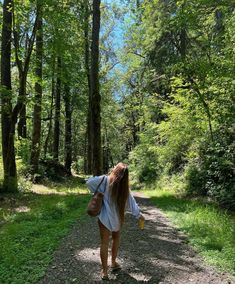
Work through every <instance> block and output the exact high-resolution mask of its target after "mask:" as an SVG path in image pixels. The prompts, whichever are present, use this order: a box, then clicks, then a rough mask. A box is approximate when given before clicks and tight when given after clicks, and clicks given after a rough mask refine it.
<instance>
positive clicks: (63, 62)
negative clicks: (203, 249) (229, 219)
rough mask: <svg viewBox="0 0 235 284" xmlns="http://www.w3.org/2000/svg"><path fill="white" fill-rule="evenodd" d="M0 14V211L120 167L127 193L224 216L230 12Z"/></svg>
mask: <svg viewBox="0 0 235 284" xmlns="http://www.w3.org/2000/svg"><path fill="white" fill-rule="evenodd" d="M0 6H1V7H0V25H1V28H0V30H1V35H0V41H1V67H0V73H1V87H0V102H1V103H0V104H1V105H0V107H1V109H0V112H1V121H0V124H1V130H0V137H1V147H0V202H1V201H2V200H4V198H5V196H8V195H9V194H10V196H11V197H12V196H13V197H14V196H15V197H16V196H18V195H19V194H23V193H25V192H29V191H30V188H31V186H32V184H40V183H43V182H44V181H45V180H47V181H49V183H50V182H58V183H60V182H64V181H66V180H70V179H71V177H74V176H75V177H77V176H81V177H82V178H84V177H87V176H91V175H94V176H98V175H101V174H106V173H108V172H109V170H110V169H111V168H112V167H113V166H114V165H115V164H116V163H118V162H120V161H122V162H125V163H127V164H128V166H129V169H130V179H131V181H130V183H131V187H132V188H134V189H137V190H142V189H146V188H147V189H150V191H155V190H156V189H158V190H160V189H164V188H165V187H168V188H170V189H172V190H174V192H176V194H179V195H180V196H183V197H184V198H186V199H196V200H199V201H200V202H202V203H203V204H204V203H209V204H213V206H216V208H217V207H218V208H219V210H220V212H226V214H227V213H228V214H232V215H233V214H234V210H235V64H234V62H235V33H234V31H235V3H234V1H231V0H220V1H219V0H178V1H176V0H119V1H111V0H102V1H101V0H93V1H90V0H2V1H1V3H0ZM82 178H81V179H82ZM0 207H2V206H0ZM3 207H4V206H3ZM1 210H2V209H1ZM0 213H1V211H0ZM1 214H2V213H1ZM1 214H0V216H1ZM4 222H5V221H4ZM0 224H1V223H0ZM233 232H234V231H233ZM234 245H235V244H234ZM233 249H234V248H233ZM234 256H235V255H234ZM11 283H17V282H11ZM19 283H20V282H19ZM29 283H30V282H29ZM231 283H232V282H231Z"/></svg>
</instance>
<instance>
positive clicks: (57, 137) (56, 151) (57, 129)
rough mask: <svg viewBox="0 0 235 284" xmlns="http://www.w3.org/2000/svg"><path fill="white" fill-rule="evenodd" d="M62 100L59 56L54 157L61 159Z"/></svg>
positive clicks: (59, 61) (59, 59) (58, 59)
mask: <svg viewBox="0 0 235 284" xmlns="http://www.w3.org/2000/svg"><path fill="white" fill-rule="evenodd" d="M60 100H61V58H60V57H59V56H58V58H57V79H56V94H55V124H54V142H53V158H54V160H55V161H59V144H60Z"/></svg>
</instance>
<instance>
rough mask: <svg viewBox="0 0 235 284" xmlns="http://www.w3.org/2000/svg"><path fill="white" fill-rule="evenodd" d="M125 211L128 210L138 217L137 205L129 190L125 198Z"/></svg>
mask: <svg viewBox="0 0 235 284" xmlns="http://www.w3.org/2000/svg"><path fill="white" fill-rule="evenodd" d="M127 211H129V212H130V213H131V214H132V215H133V216H135V217H136V218H139V217H140V209H139V206H138V205H137V203H136V201H135V198H134V197H133V195H132V194H131V192H130V194H129V197H128V200H127Z"/></svg>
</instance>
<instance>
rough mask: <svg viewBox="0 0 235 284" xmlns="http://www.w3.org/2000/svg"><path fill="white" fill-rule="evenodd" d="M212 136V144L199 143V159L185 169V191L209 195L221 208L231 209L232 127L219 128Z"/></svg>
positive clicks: (233, 191) (233, 194) (234, 193)
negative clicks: (213, 139) (186, 187)
mask: <svg viewBox="0 0 235 284" xmlns="http://www.w3.org/2000/svg"><path fill="white" fill-rule="evenodd" d="M214 137H215V141H210V140H209V141H208V140H205V141H203V143H201V144H200V148H199V153H198V158H197V159H195V160H192V161H191V162H190V164H189V165H188V166H187V168H186V172H185V174H186V180H187V182H188V183H187V186H188V192H189V193H194V194H195V193H202V194H204V195H208V196H210V197H212V198H213V199H215V200H216V201H217V202H218V203H219V204H221V205H222V206H224V207H226V208H228V209H234V208H235V187H234V186H235V183H234V160H235V157H234V153H235V144H234V141H235V137H234V128H232V127H231V128H227V129H224V128H222V129H219V130H218V131H217V132H216V133H214Z"/></svg>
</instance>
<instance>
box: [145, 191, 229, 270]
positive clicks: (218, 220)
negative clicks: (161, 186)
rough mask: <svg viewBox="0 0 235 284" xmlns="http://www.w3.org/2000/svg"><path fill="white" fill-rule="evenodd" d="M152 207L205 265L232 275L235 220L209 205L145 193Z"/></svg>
mask: <svg viewBox="0 0 235 284" xmlns="http://www.w3.org/2000/svg"><path fill="white" fill-rule="evenodd" d="M145 193H146V194H147V195H148V196H150V197H151V200H152V201H153V203H154V204H155V205H156V206H157V207H158V208H160V209H162V210H163V212H165V213H166V215H167V216H168V217H169V219H170V220H171V221H172V222H173V223H174V224H175V225H176V226H177V227H178V228H179V229H181V230H182V231H183V232H185V233H186V234H187V235H188V236H189V241H190V243H191V244H192V245H193V246H194V247H195V248H196V249H197V250H198V251H199V253H200V254H201V255H202V256H203V258H204V259H205V261H206V262H207V263H209V264H212V265H214V266H216V267H217V268H219V269H220V270H221V271H227V272H230V273H232V274H234V275H235V218H234V217H233V216H230V215H228V214H227V213H226V212H222V211H221V210H220V209H219V208H216V206H214V205H212V204H203V202H200V201H197V200H189V199H184V198H180V196H178V195H177V194H176V193H175V192H173V191H164V190H147V191H145Z"/></svg>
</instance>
